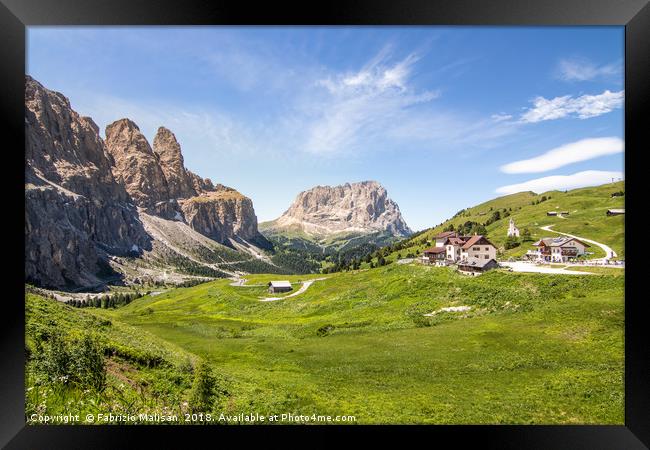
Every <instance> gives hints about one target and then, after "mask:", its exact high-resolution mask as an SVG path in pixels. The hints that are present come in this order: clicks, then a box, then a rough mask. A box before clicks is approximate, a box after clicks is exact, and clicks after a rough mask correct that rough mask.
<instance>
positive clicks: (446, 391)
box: [83, 264, 624, 424]
mask: <svg viewBox="0 0 650 450" xmlns="http://www.w3.org/2000/svg"><path fill="white" fill-rule="evenodd" d="M617 273H618V272H617ZM621 273H622V271H621ZM321 276H322V275H321ZM277 277H278V276H277V275H273V276H271V275H251V276H249V277H248V283H247V284H265V283H266V282H267V281H268V280H270V279H277ZM307 278H314V276H282V279H289V280H291V281H292V282H295V281H299V280H304V279H307ZM229 283H230V281H229V280H219V281H215V282H211V283H206V284H202V285H199V286H195V287H192V288H182V289H175V290H173V291H170V292H167V293H164V294H160V295H157V296H154V297H144V298H142V299H138V300H136V301H134V302H133V303H131V304H129V305H127V306H125V307H122V308H119V309H115V310H100V309H92V310H91V309H85V310H83V313H84V314H91V315H94V316H97V317H101V318H105V319H109V320H110V321H112V322H113V323H115V324H117V323H123V324H125V326H128V327H129V329H138V330H144V331H145V332H146V335H147V336H149V335H151V336H155V337H157V338H158V339H160V340H161V342H163V341H164V342H169V343H171V345H173V347H174V348H178V349H182V351H183V352H187V354H191V355H193V356H196V357H203V358H206V359H207V360H208V361H209V362H210V364H211V365H212V367H213V368H214V370H215V371H216V372H217V373H218V374H219V375H220V376H221V377H222V378H223V380H224V383H226V384H227V386H228V394H227V395H226V396H224V397H223V398H222V399H221V400H220V401H219V402H217V404H216V406H215V408H216V409H217V410H219V411H224V412H228V413H231V414H236V413H241V412H243V413H250V412H257V413H260V414H282V413H286V412H290V413H293V414H305V415H311V414H314V413H315V414H328V415H342V414H347V415H354V416H356V418H357V422H358V423H430V424H435V423H485V424H495V423H519V424H526V423H536V424H545V423H599V424H622V423H623V398H624V389H623V357H624V349H623V303H624V302H623V283H624V279H623V277H622V276H616V275H607V274H603V275H592V276H559V275H542V274H521V273H506V272H500V271H493V272H490V273H487V274H485V275H483V276H481V277H477V278H469V277H465V276H462V275H459V274H457V273H455V272H453V271H452V270H450V269H447V268H436V267H423V266H419V265H394V264H393V265H390V266H386V267H382V268H378V269H372V270H365V271H357V272H348V273H339V274H330V275H328V279H327V280H323V281H316V282H315V283H314V284H313V285H312V286H311V287H310V288H309V289H308V290H307V291H306V292H305V293H303V294H301V295H299V296H295V297H292V298H287V299H283V300H279V301H274V302H261V301H259V297H265V296H268V295H269V294H268V293H267V292H266V288H265V287H264V286H258V287H235V286H230V285H229ZM295 288H297V286H296V287H295ZM461 305H462V306H470V307H471V309H470V310H469V311H465V312H441V313H439V314H436V315H435V316H433V317H425V316H424V314H425V313H431V312H433V311H436V310H438V309H440V308H442V307H447V306H461ZM135 344H136V343H134V345H135ZM180 395H181V396H182V393H181V394H180Z"/></svg>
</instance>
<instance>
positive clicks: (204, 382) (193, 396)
mask: <svg viewBox="0 0 650 450" xmlns="http://www.w3.org/2000/svg"><path fill="white" fill-rule="evenodd" d="M215 385H216V379H215V377H214V375H213V374H212V368H211V367H210V365H209V364H208V363H207V362H205V361H204V360H201V361H200V362H199V364H198V366H197V367H196V370H195V372H194V382H193V383H192V391H191V392H190V400H189V403H190V408H191V409H192V411H194V412H208V411H210V410H211V409H212V405H213V404H214V397H215V393H216V389H215Z"/></svg>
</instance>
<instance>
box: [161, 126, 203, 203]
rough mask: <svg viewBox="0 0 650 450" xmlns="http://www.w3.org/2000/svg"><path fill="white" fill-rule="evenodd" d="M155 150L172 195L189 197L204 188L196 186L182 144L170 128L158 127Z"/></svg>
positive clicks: (174, 196)
mask: <svg viewBox="0 0 650 450" xmlns="http://www.w3.org/2000/svg"><path fill="white" fill-rule="evenodd" d="M153 151H154V153H155V154H156V155H157V156H158V161H159V162H160V166H161V169H162V171H163V173H164V174H165V178H166V180H167V186H168V188H169V195H170V196H171V197H173V198H188V197H192V196H195V195H197V194H198V193H199V192H200V191H201V190H202V189H201V188H203V187H204V186H200V185H198V186H197V187H198V188H199V189H196V188H195V186H194V182H193V179H192V176H191V174H190V173H189V171H188V170H187V169H186V168H185V163H184V161H183V154H182V153H181V146H180V144H179V143H178V141H177V140H176V136H175V135H174V133H172V132H171V131H170V130H169V129H167V128H165V127H160V128H158V132H157V133H156V136H155V137H154V140H153Z"/></svg>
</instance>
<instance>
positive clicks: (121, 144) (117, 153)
mask: <svg viewBox="0 0 650 450" xmlns="http://www.w3.org/2000/svg"><path fill="white" fill-rule="evenodd" d="M106 148H107V150H108V153H109V154H110V155H111V156H112V158H113V161H114V166H113V175H114V176H115V178H116V179H118V180H120V182H121V183H123V184H124V186H125V188H126V190H127V192H128V193H129V195H130V196H131V198H133V200H134V201H135V203H136V205H138V206H140V207H143V208H146V209H147V210H149V211H150V212H153V213H158V214H167V213H169V212H171V211H168V209H169V208H168V207H166V206H165V205H164V204H163V203H167V202H169V200H170V199H171V198H172V197H171V196H170V192H169V188H168V186H167V179H166V178H165V174H164V172H163V170H162V168H161V166H160V163H159V161H158V156H157V155H156V154H155V153H154V152H153V149H152V148H151V146H150V145H149V142H147V139H146V138H145V137H144V135H143V134H142V133H141V132H140V128H138V126H137V125H136V124H135V123H134V122H133V121H131V120H129V119H120V120H117V121H115V122H113V123H111V124H110V125H108V126H107V127H106Z"/></svg>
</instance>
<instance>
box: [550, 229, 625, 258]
mask: <svg viewBox="0 0 650 450" xmlns="http://www.w3.org/2000/svg"><path fill="white" fill-rule="evenodd" d="M552 226H554V225H546V226H545V227H540V228H541V229H542V230H544V231H550V232H552V233H557V234H563V235H564V236H569V237H572V238H574V239H578V240H580V241H583V242H587V243H589V244H594V245H596V246H598V247H600V248H602V249H603V251H604V252H605V255H606V256H605V257H604V258H598V259H602V260H604V261H607V260H609V259H610V258H616V257H617V256H618V255H617V254H616V252H615V251H614V250H612V248H611V247H609V246H608V245H605V244H601V243H600V242H596V241H592V240H591V239H586V238H583V237H580V236H575V235H573V234H569V233H562V232H561V231H555V230H551V227H552Z"/></svg>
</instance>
